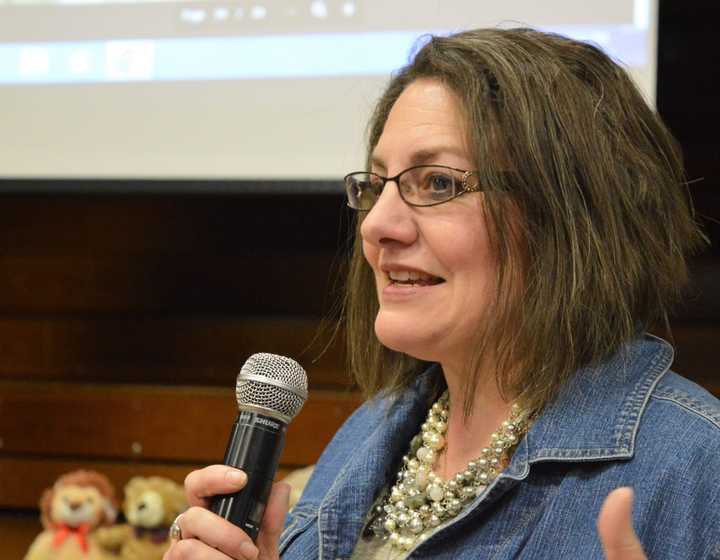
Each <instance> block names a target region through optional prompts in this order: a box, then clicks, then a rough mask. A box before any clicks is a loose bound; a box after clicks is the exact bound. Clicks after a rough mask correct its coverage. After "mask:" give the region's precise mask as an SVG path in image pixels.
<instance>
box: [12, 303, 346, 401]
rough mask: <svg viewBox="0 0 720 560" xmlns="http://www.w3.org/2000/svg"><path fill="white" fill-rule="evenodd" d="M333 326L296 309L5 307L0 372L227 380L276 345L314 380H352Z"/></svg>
mask: <svg viewBox="0 0 720 560" xmlns="http://www.w3.org/2000/svg"><path fill="white" fill-rule="evenodd" d="M331 334H332V333H331V328H330V325H328V326H327V327H324V326H323V325H322V324H321V321H320V320H319V319H317V318H312V317H307V318H301V317H297V316H290V317H284V318H281V317H279V316H275V317H263V316H256V317H237V316H236V317H232V316H221V317H214V316H211V315H205V316H162V315H160V316H156V315H142V316H138V315H104V314H102V315H93V316H89V317H87V316H77V315H69V316H60V315H53V316H50V317H45V316H41V317H37V316H35V315H30V316H21V317H16V316H7V315H5V316H3V315H0V356H2V359H0V378H5V379H15V380H25V381H31V380H34V381H50V380H64V381H74V382H118V381H122V382H125V383H151V384H152V383H156V384H173V385H177V384H180V385H183V384H184V385H218V386H222V387H229V386H232V385H233V384H234V383H235V377H236V375H237V373H238V372H239V370H240V367H241V366H242V364H243V363H244V362H245V360H246V359H247V358H248V356H250V354H253V353H255V352H271V353H275V354H281V355H285V356H292V357H293V358H294V359H296V360H298V361H299V362H300V364H301V365H302V366H303V367H304V368H305V370H306V371H307V373H308V379H309V382H310V383H311V385H312V386H314V387H331V386H336V387H337V386H347V385H348V384H349V380H348V378H347V376H345V375H344V374H343V372H342V370H343V360H344V358H343V355H342V352H341V351H340V344H341V338H342V335H341V334H339V335H338V336H336V337H335V339H334V343H332V344H330V345H329V346H328V343H329V342H330V341H332V337H331ZM325 347H327V348H326V351H325V352H323V350H324V349H325Z"/></svg>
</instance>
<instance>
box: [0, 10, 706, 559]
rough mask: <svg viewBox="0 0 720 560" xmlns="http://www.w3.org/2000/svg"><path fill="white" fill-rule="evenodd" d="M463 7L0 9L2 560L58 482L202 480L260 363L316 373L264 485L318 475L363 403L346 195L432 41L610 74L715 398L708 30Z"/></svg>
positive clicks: (618, 17) (30, 527)
mask: <svg viewBox="0 0 720 560" xmlns="http://www.w3.org/2000/svg"><path fill="white" fill-rule="evenodd" d="M477 4H478V3H476V2H459V1H453V2H442V3H441V2H439V1H430V0H423V1H420V2H418V1H414V2H410V1H409V0H404V1H399V2H393V3H388V2H384V3H382V2H374V1H372V0H366V1H363V0H356V1H341V0H336V1H330V0H328V1H312V0H303V1H300V0H293V1H288V2H271V1H267V2H260V1H257V2H256V1H246V0H232V1H230V0H228V1H220V0H217V1H216V0H212V1H210V0H206V1H198V2H188V1H163V2H142V1H141V2H133V1H131V2H106V1H104V0H101V1H97V2H96V1H94V0H90V1H88V0H82V1H80V0H75V1H73V0H70V1H66V0H60V1H56V0H50V1H46V0H29V1H28V0H0V103H1V105H0V106H1V107H2V110H1V113H0V114H2V118H1V119H0V123H2V129H3V133H2V137H1V138H0V177H1V178H0V543H2V544H3V550H4V552H3V557H7V558H18V557H21V556H22V553H23V551H24V550H25V549H26V548H27V546H28V545H29V543H30V542H31V540H32V539H33V537H34V536H35V535H36V534H37V533H38V532H39V531H40V525H39V518H38V510H37V503H38V500H39V498H40V495H41V494H42V491H43V489H44V488H47V487H48V486H50V485H52V483H53V481H54V480H55V479H56V478H57V477H58V476H59V475H60V474H62V473H65V472H68V471H70V470H73V469H77V468H90V469H95V470H97V471H100V472H102V473H104V474H106V475H107V476H108V477H109V478H110V479H111V480H112V482H113V483H114V484H115V486H116V489H117V491H118V493H119V494H121V492H122V488H123V486H124V484H125V483H126V482H127V480H128V479H129V478H130V477H131V476H134V475H145V476H150V475H161V476H165V477H168V478H172V479H174V480H177V481H178V482H181V481H182V480H183V478H184V476H185V474H187V472H189V471H190V470H191V469H192V468H195V467H196V466H200V465H204V464H207V463H211V462H217V461H219V460H220V459H221V458H222V456H223V452H224V448H225V444H226V439H227V436H228V433H229V428H230V425H231V423H232V421H233V420H234V417H235V411H236V406H235V402H234V397H233V386H234V382H235V376H236V374H237V371H238V370H239V368H240V366H241V365H242V364H243V362H244V361H245V359H246V358H247V357H248V356H249V355H250V354H252V353H254V352H259V351H263V352H274V353H278V354H283V355H288V356H291V357H293V358H295V359H297V360H298V361H299V362H300V363H301V364H302V365H303V366H304V367H305V368H306V370H307V372H308V376H309V381H310V386H311V396H310V399H309V401H308V403H307V404H306V406H305V408H304V409H303V412H302V413H301V415H300V416H299V417H298V418H297V419H296V420H295V421H294V422H293V423H292V424H291V426H290V429H289V435H288V444H287V448H286V450H285V453H284V455H283V458H282V469H281V471H282V472H281V474H282V473H286V472H289V471H291V470H293V469H295V468H297V467H301V466H304V465H308V464H311V463H313V462H314V461H315V460H316V459H317V457H318V455H319V453H320V452H321V450H322V448H323V447H324V445H325V444H326V443H327V441H329V439H330V437H331V436H332V434H333V432H334V431H335V429H336V428H337V427H338V426H339V424H340V423H341V422H342V421H343V420H344V418H345V417H346V416H347V415H348V414H349V413H350V412H351V411H352V410H353V409H354V408H355V407H356V406H357V405H358V404H359V402H360V401H359V397H358V395H357V393H356V392H355V391H354V390H353V387H352V386H351V384H350V382H349V380H348V379H347V377H346V375H345V372H344V363H343V352H342V345H341V342H340V341H341V340H342V335H341V334H340V335H338V336H336V337H335V338H333V337H332V333H333V330H334V326H333V322H332V321H333V318H334V316H335V306H336V303H337V298H338V296H339V292H338V290H339V286H340V284H341V280H342V264H343V263H344V261H345V259H346V256H347V254H348V247H349V242H348V238H349V234H350V231H351V227H350V226H351V215H350V213H349V212H348V211H347V209H346V208H345V203H344V199H343V195H342V192H341V186H340V178H341V177H342V175H344V173H346V172H348V171H351V170H354V169H356V168H362V167H363V164H362V161H363V144H364V128H363V126H364V122H365V120H366V118H367V114H368V111H369V109H370V108H371V106H372V102H373V100H374V99H375V97H376V96H377V94H378V92H379V90H380V88H381V87H382V85H383V84H384V83H385V81H386V79H387V77H388V75H389V74H390V72H391V71H392V70H393V69H395V68H397V67H399V66H401V65H402V64H403V63H404V62H405V61H406V60H407V57H408V53H409V52H410V51H411V49H412V48H413V45H414V44H416V41H417V40H418V37H419V36H421V35H422V34H423V33H426V32H441V33H442V32H448V31H451V30H456V29H460V28H469V27H479V26H489V25H493V26H494V25H498V24H500V25H503V26H515V25H517V24H528V25H531V26H533V27H538V28H541V29H548V30H553V31H558V32H560V33H564V34H567V35H571V36H573V37H576V38H580V39H584V40H588V41H592V42H594V43H596V44H598V45H600V46H601V47H603V48H604V49H606V50H607V51H608V52H610V53H611V54H612V55H613V56H614V57H615V58H616V59H618V60H620V61H622V62H623V63H624V64H626V66H627V67H628V68H629V69H630V71H631V73H632V75H633V77H634V78H635V79H636V80H637V82H638V84H639V85H640V87H641V89H642V90H643V92H644V94H645V97H646V98H647V100H648V102H649V103H650V104H652V105H653V106H655V107H656V108H657V110H658V111H659V113H660V114H661V115H662V116H663V118H664V119H665V121H666V122H667V124H668V125H669V127H670V128H671V130H672V131H673V132H674V133H675V135H676V136H677V138H678V139H679V140H680V143H681V144H682V146H683V149H684V153H685V156H686V162H687V173H688V177H689V179H690V180H691V183H690V185H689V189H690V191H691V193H692V196H693V198H694V201H695V206H696V210H697V213H698V219H699V220H700V221H701V222H702V223H703V226H704V227H705V231H706V233H707V234H708V236H709V237H710V239H711V242H712V245H711V246H710V247H709V248H708V249H707V250H706V251H705V252H703V254H701V255H698V256H697V257H696V258H695V259H694V261H693V271H694V281H693V286H692V289H691V290H690V292H689V293H688V296H687V299H686V301H685V302H684V305H683V306H682V308H681V309H680V310H679V311H678V313H677V315H676V316H675V317H674V318H673V321H672V327H673V337H674V340H675V344H676V350H677V355H676V363H675V365H674V369H675V370H676V371H678V372H680V373H682V374H684V375H686V376H688V377H690V378H692V379H694V380H696V381H697V382H698V383H700V384H702V385H703V386H705V387H706V388H708V389H709V390H710V391H712V392H714V393H715V394H716V395H718V396H720V373H719V372H718V366H717V362H718V347H719V346H720V191H719V190H718V176H719V173H718V171H719V170H720V169H719V168H720V143H719V142H718V139H717V130H718V126H717V125H718V111H719V109H718V103H717V87H718V85H720V80H719V77H718V72H719V68H718V63H717V59H718V52H717V51H718V49H717V46H716V43H715V40H714V39H713V37H714V34H715V30H714V27H713V26H714V23H715V22H716V21H717V20H718V15H720V13H719V12H720V9H718V8H717V7H715V4H714V3H709V2H703V3H693V5H692V10H691V9H690V6H689V5H688V4H687V3H686V2H685V3H682V2H680V1H679V0H659V1H655V0H642V1H639V0H636V1H632V0H615V1H610V2H604V3H602V6H593V7H592V8H590V7H588V5H587V4H583V3H574V2H559V1H558V2H553V3H552V4H553V5H552V6H550V5H549V4H550V3H548V2H543V3H542V4H537V5H536V4H534V3H532V2H525V1H520V0H513V1H508V2H504V3H502V8H494V10H495V11H489V10H491V9H492V8H489V7H487V6H482V9H479V8H478V7H477V6H476V5H477ZM555 4H557V5H555ZM6 543H9V544H6ZM8 547H9V548H8Z"/></svg>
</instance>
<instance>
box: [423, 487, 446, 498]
mask: <svg viewBox="0 0 720 560" xmlns="http://www.w3.org/2000/svg"><path fill="white" fill-rule="evenodd" d="M427 495H428V496H429V497H430V499H431V500H432V501H433V502H439V501H440V500H442V499H443V497H444V496H445V492H444V491H443V489H442V486H440V485H439V484H431V485H430V486H428V489H427Z"/></svg>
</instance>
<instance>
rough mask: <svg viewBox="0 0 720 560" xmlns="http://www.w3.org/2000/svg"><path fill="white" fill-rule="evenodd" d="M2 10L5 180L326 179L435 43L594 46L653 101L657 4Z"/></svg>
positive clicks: (343, 2) (373, 0) (15, 1)
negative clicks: (521, 39)
mask: <svg viewBox="0 0 720 560" xmlns="http://www.w3.org/2000/svg"><path fill="white" fill-rule="evenodd" d="M497 4H498V3H489V2H488V3H485V2H477V1H473V0H465V1H460V0H455V1H447V0H446V1H437V0H436V1H431V0H399V1H394V2H387V1H384V2H381V1H379V0H302V1H300V0H290V1H284V2H283V1H271V0H265V1H261V0H252V1H245V0H236V1H223V0H215V1H212V2H196V1H190V0H187V1H177V0H174V1H169V0H161V1H153V2H147V1H136V0H129V1H123V0H113V1H107V0H4V1H3V0H0V102H2V103H3V107H4V108H6V109H7V108H10V109H11V110H10V111H8V112H9V126H10V127H11V129H12V135H11V137H12V138H13V141H12V142H11V143H10V144H9V146H8V149H6V150H3V152H2V154H0V175H2V176H5V177H61V178H62V177H123V178H200V179H202V178H219V177H222V178H241V179H259V178H270V179H286V178H300V179H328V178H337V177H339V176H341V175H342V174H343V173H344V172H346V171H347V170H348V169H350V168H356V167H359V166H362V153H363V141H364V136H363V135H364V129H363V124H364V122H365V120H366V117H367V112H368V110H369V108H370V107H371V106H372V102H373V100H374V99H375V97H376V96H377V95H378V93H379V91H380V90H381V88H382V85H383V84H384V83H385V81H386V80H387V77H388V76H389V74H390V73H391V72H392V71H393V70H395V69H397V68H399V67H400V66H402V65H403V64H405V63H406V61H407V59H408V54H409V53H410V52H411V51H412V49H413V47H414V46H415V45H416V44H417V41H418V40H419V38H420V37H421V36H422V35H423V34H426V33H441V34H442V33H450V32H453V31H457V30H460V29H465V28H471V27H483V26H488V27H494V26H498V25H500V26H502V27H515V26H519V25H522V26H532V27H536V28H539V29H543V30H548V31H555V32H558V33H561V34H564V35H568V36H571V37H574V38H577V39H581V40H586V41H591V42H593V43H595V44H597V45H598V46H600V47H601V48H603V49H604V50H605V51H606V52H608V53H609V54H610V55H611V56H613V57H614V58H616V59H617V60H619V61H621V62H623V63H624V64H625V65H626V66H627V67H628V68H629V69H630V70H631V72H632V74H633V77H634V78H635V79H636V80H637V81H638V83H639V84H640V86H641V88H642V89H643V91H644V92H645V95H646V97H647V98H648V100H649V102H651V103H652V100H653V91H654V73H655V5H654V4H653V3H652V2H651V1H650V0H643V1H635V2H633V1H629V0H608V1H606V2H604V3H603V4H602V6H601V7H600V8H598V7H596V6H593V10H592V11H591V10H590V9H589V8H588V7H587V5H585V4H582V3H578V2H572V1H570V0H564V1H560V0H555V1H552V2H543V3H536V2H532V1H530V0H508V1H506V2H503V3H500V4H501V5H497Z"/></svg>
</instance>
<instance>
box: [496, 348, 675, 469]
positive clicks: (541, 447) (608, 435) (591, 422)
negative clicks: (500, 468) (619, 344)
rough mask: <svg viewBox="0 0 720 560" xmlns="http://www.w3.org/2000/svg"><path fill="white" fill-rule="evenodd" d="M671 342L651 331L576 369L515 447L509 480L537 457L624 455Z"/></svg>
mask: <svg viewBox="0 0 720 560" xmlns="http://www.w3.org/2000/svg"><path fill="white" fill-rule="evenodd" d="M673 355H674V351H673V348H672V346H670V344H668V343H667V342H665V341H664V340H662V339H660V338H657V337H655V336H652V335H645V336H644V337H642V338H638V339H635V340H633V341H631V342H630V343H628V344H626V345H625V346H624V347H623V348H622V349H621V350H620V351H619V352H618V353H616V354H615V355H614V356H613V357H612V358H610V359H609V360H607V361H605V362H603V363H602V364H599V365H596V366H589V367H586V368H583V369H581V370H579V371H578V372H577V373H576V374H575V375H574V376H573V378H572V379H571V380H570V381H569V382H568V383H567V385H566V386H565V387H564V388H563V390H562V391H561V392H560V394H559V395H558V397H557V398H556V399H555V401H554V402H553V403H552V404H551V405H549V406H548V408H547V409H545V411H544V412H543V413H542V414H541V415H540V416H539V417H538V419H537V420H536V421H535V422H534V424H533V425H532V426H531V428H530V430H529V432H528V434H527V436H526V438H524V440H523V441H522V443H521V445H519V446H518V449H517V450H516V453H515V455H514V457H513V461H512V463H511V465H510V467H511V468H509V469H508V472H507V473H506V474H508V475H509V476H510V477H511V478H515V477H521V478H524V476H523V475H526V474H527V470H528V468H529V464H533V463H537V462H541V461H606V460H615V459H629V458H631V457H632V456H633V453H634V450H635V436H636V434H637V431H638V427H639V425H640V420H641V418H642V415H643V412H644V411H645V407H646V406H647V402H648V400H649V398H650V395H651V393H652V391H653V389H654V388H655V386H656V385H657V383H658V382H659V381H660V379H661V378H662V376H663V375H664V374H665V373H666V372H667V371H668V369H669V368H670V365H671V364H672V361H673Z"/></svg>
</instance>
